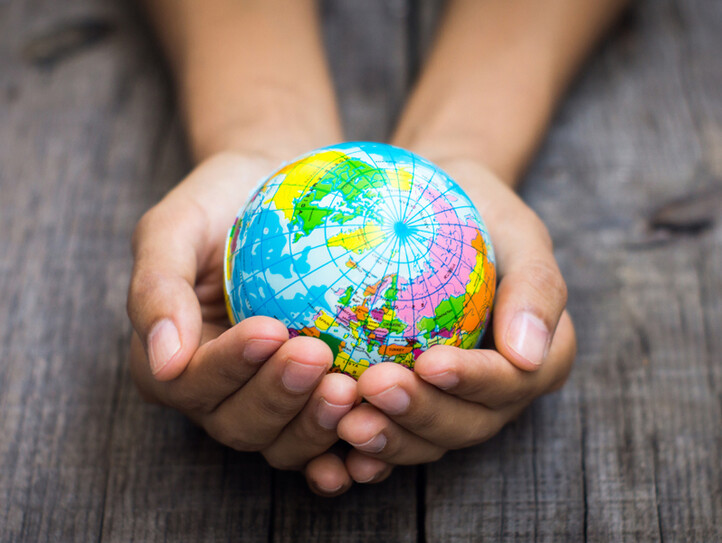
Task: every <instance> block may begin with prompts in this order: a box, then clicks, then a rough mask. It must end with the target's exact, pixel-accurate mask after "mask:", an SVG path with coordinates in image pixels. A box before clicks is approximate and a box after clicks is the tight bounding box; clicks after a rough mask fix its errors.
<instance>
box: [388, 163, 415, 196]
mask: <svg viewBox="0 0 722 543" xmlns="http://www.w3.org/2000/svg"><path fill="white" fill-rule="evenodd" d="M384 173H385V174H386V177H387V178H388V180H389V185H390V186H392V187H394V188H396V189H398V190H400V191H403V192H408V191H410V190H411V180H412V179H413V178H414V175H413V174H412V173H411V172H409V171H406V170H402V169H401V168H398V169H393V168H388V169H386V170H384Z"/></svg>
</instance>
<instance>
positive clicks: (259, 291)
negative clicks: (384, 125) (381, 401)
mask: <svg viewBox="0 0 722 543" xmlns="http://www.w3.org/2000/svg"><path fill="white" fill-rule="evenodd" d="M224 283H225V293H226V304H227V307H228V314H229V316H230V319H231V322H232V323H234V324H235V323H237V322H239V321H241V320H243V319H244V318H247V317H250V316H253V315H266V316H269V317H274V318H276V319H278V320H280V321H281V322H282V323H283V324H284V325H285V326H286V327H288V329H289V333H290V335H291V337H294V336H297V335H305V336H313V337H317V338H320V339H322V340H323V341H324V342H325V343H326V344H328V346H329V347H330V348H331V350H332V351H333V354H334V365H333V368H332V371H339V372H343V373H346V374H348V375H351V376H353V377H356V378H358V376H359V375H361V373H362V372H363V371H364V370H365V369H366V368H368V367H369V366H371V365H374V364H378V363H380V362H396V363H399V364H403V365H405V366H407V367H410V368H413V364H414V360H415V358H416V357H417V356H418V355H419V354H420V353H422V352H423V351H425V350H427V349H429V348H430V347H432V346H434V345H438V344H444V345H454V346H457V347H462V348H473V347H475V346H476V345H477V344H478V342H479V340H480V338H481V335H482V334H483V331H484V328H485V327H486V325H487V322H488V318H489V314H490V312H491V307H492V302H493V298H494V290H495V286H496V270H495V263H494V251H493V249H492V245H491V241H490V239H489V234H488V232H487V230H486V227H485V226H484V223H483V221H482V220H481V217H480V216H479V213H478V211H477V210H476V208H475V207H474V205H473V204H472V203H471V201H470V200H469V198H468V197H467V196H466V194H464V192H463V191H462V189H461V188H460V187H459V186H458V185H457V184H456V183H455V182H454V181H453V180H452V179H451V178H450V177H449V176H448V175H446V174H445V173H444V172H443V171H442V170H441V169H439V168H438V167H436V166H435V165H434V164H432V163H431V162H429V161H427V160H425V159H423V158H421V157H420V156H418V155H416V154H414V153H411V152H409V151H406V150H404V149H401V148H398V147H393V146H391V145H386V144H381V143H366V142H355V143H344V144H339V145H334V146H331V147H325V148H323V149H318V150H315V151H312V152H310V153H307V154H305V155H303V156H301V157H300V158H297V159H296V160H294V161H292V162H290V163H288V164H285V165H284V166H282V167H281V168H280V169H279V170H278V171H276V172H275V173H273V174H272V175H270V176H269V177H268V178H267V179H265V180H263V181H262V183H261V184H260V185H259V187H258V189H256V191H255V193H254V194H252V195H251V197H250V198H249V200H248V202H247V203H246V204H245V206H244V207H243V208H242V209H241V211H240V213H239V214H238V217H237V218H236V220H235V222H234V224H233V226H232V227H231V228H230V230H229V235H228V243H227V246H226V252H225V265H224Z"/></svg>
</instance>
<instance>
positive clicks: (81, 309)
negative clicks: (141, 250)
mask: <svg viewBox="0 0 722 543" xmlns="http://www.w3.org/2000/svg"><path fill="white" fill-rule="evenodd" d="M51 4H52V3H51V2H44V3H43V2H6V3H4V4H3V5H1V6H0V10H2V13H0V27H1V28H0V51H1V52H0V56H1V57H2V59H1V62H2V66H3V68H2V70H0V89H2V91H0V187H1V188H0V194H1V195H2V196H1V197H0V217H2V219H1V220H2V222H3V229H2V232H1V233H0V240H1V241H0V243H1V244H2V250H1V251H0V262H2V264H0V306H2V309H1V310H0V314H2V315H3V317H2V319H0V338H2V363H1V364H0V366H2V370H0V371H1V372H2V373H1V374H0V435H2V438H0V466H1V467H0V539H1V540H3V541H15V540H23V541H45V540H48V541H50V540H67V541H72V540H78V541H87V540H93V539H96V538H97V537H98V533H99V528H100V524H101V521H102V508H103V495H104V491H105V480H106V473H107V467H108V466H107V450H108V442H109V437H110V433H109V423H110V420H111V417H112V410H113V398H114V396H115V394H114V391H115V390H116V384H117V381H118V378H117V371H118V368H119V367H122V365H123V363H124V362H123V360H122V356H123V351H122V350H119V349H118V337H119V334H124V333H125V330H126V326H125V319H123V318H122V312H121V311H120V310H119V308H118V307H117V306H116V305H115V304H114V300H116V299H118V300H120V299H122V292H123V291H124V290H125V285H124V284H123V282H124V280H125V277H124V276H123V275H122V274H121V275H119V276H118V275H115V274H113V273H109V270H112V269H118V268H124V267H125V265H126V263H127V241H125V240H126V239H127V233H128V232H127V230H128V229H127V227H126V226H124V225H125V219H126V217H124V216H123V215H122V211H123V209H124V208H123V207H122V206H121V207H117V206H116V205H115V203H116V202H117V201H118V200H119V199H120V197H121V194H122V188H121V187H122V182H121V181H122V180H120V179H119V178H118V177H117V176H115V177H114V176H112V175H108V176H105V175H101V172H103V163H104V155H105V153H103V152H102V150H103V149H105V145H106V144H107V142H108V139H109V138H110V136H111V134H112V132H113V130H114V129H115V128H116V127H117V124H116V123H114V122H109V123H105V122H99V121H100V118H101V117H102V116H103V113H104V112H105V110H106V108H107V107H108V106H109V104H111V103H112V101H113V97H114V96H115V93H116V91H117V83H118V77H117V76H118V75H119V72H120V70H119V69H120V68H121V66H122V63H121V62H120V61H119V60H120V57H115V58H114V57H113V55H112V54H111V53H110V49H109V47H112V46H111V45H110V42H111V41H112V39H113V38H109V39H107V40H105V41H103V42H96V43H95V44H94V47H92V48H87V49H84V50H78V51H77V52H76V54H75V55H74V56H68V57H67V58H66V59H65V60H64V61H63V63H62V65H60V64H59V65H57V66H56V68H55V69H54V70H52V71H47V70H43V69H40V68H37V67H35V66H33V65H31V64H29V63H28V62H26V61H25V60H24V59H23V56H22V51H23V50H24V48H25V47H26V45H27V44H28V42H29V41H30V40H32V38H33V37H34V36H35V35H36V33H37V32H39V31H40V30H41V29H42V30H48V29H50V28H52V27H55V26H56V25H57V24H58V23H60V22H61V18H60V16H61V15H62V20H65V19H64V18H65V17H66V16H67V17H70V18H73V17H75V16H81V15H83V16H88V15H89V14H93V15H98V16H102V17H108V18H111V17H112V16H113V14H112V8H109V7H108V6H105V5H104V4H103V3H101V2H96V3H92V2H84V3H82V5H80V4H81V3H78V4H76V5H75V6H73V7H71V8H69V9H68V11H67V12H64V13H62V14H59V13H57V9H55V8H54V7H53V6H52V5H51ZM105 331H111V332H110V333H106V332H105Z"/></svg>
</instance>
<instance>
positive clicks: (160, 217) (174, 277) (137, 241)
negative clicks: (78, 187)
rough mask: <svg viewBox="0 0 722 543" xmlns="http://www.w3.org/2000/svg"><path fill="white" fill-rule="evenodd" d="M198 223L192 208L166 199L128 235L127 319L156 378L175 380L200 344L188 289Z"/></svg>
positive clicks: (196, 311) (195, 257)
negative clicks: (130, 240) (130, 260)
mask: <svg viewBox="0 0 722 543" xmlns="http://www.w3.org/2000/svg"><path fill="white" fill-rule="evenodd" d="M203 220H204V219H203V216H202V212H201V211H200V209H199V208H198V207H197V206H193V205H189V204H188V203H187V202H186V201H184V200H182V199H179V198H175V199H172V200H167V199H166V200H164V201H163V202H161V203H160V204H158V205H157V206H156V207H154V208H153V209H151V210H150V211H148V212H147V213H146V214H145V215H144V216H143V218H142V219H141V220H140V221H139V222H138V225H137V227H136V229H135V232H134V234H133V256H134V259H135V264H134V267H133V274H132V277H131V281H130V287H129V290H128V307H127V309H128V316H129V317H130V320H131V322H132V323H133V328H134V329H135V331H136V333H137V334H138V336H139V338H140V340H141V342H142V344H143V346H144V348H145V350H146V352H147V353H148V360H149V363H150V369H151V373H152V374H153V375H154V376H155V378H156V379H159V380H163V381H166V380H169V379H173V378H175V377H177V376H178V375H179V374H180V373H181V372H182V371H183V370H184V369H185V367H186V365H187V364H188V362H189V361H190V359H191V356H192V355H193V353H194V352H195V350H196V349H197V347H198V344H199V342H200V336H201V310H200V305H199V303H198V298H197V296H196V293H195V291H194V288H193V287H194V284H195V279H196V270H197V261H198V251H199V247H200V245H201V242H202V240H201V236H202V235H203V232H204V231H205V230H204V226H203Z"/></svg>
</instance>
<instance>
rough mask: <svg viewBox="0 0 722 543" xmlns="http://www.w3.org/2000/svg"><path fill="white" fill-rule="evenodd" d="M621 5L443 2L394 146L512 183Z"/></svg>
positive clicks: (613, 1) (557, 0)
mask: <svg viewBox="0 0 722 543" xmlns="http://www.w3.org/2000/svg"><path fill="white" fill-rule="evenodd" d="M626 4H627V0H599V1H595V2H579V1H578V0H514V1H510V0H452V1H451V2H450V3H449V6H448V9H447V13H446V16H445V18H444V21H443V23H442V26H441V29H440V31H439V35H438V37H437V40H436V43H435V45H434V49H433V51H432V54H431V56H430V58H429V61H428V63H427V66H426V68H425V70H424V72H423V73H422V76H421V78H420V80H419V83H418V85H417V87H416V89H415V91H414V93H413V95H412V97H411V100H410V101H409V105H408V107H407V108H406V110H405V112H404V114H403V115H402V118H401V121H400V123H399V125H398V129H397V131H396V133H395V136H394V142H395V143H396V144H398V145H401V146H406V147H411V148H413V149H414V150H416V151H418V152H420V153H421V154H432V155H433V156H434V158H437V159H438V158H442V159H453V158H457V157H464V158H472V159H478V160H480V161H482V162H483V163H485V164H486V165H487V166H488V167H489V168H490V169H491V170H492V171H494V173H496V174H497V175H499V176H500V177H501V178H502V179H504V180H505V181H507V182H509V183H511V184H515V183H516V181H517V180H518V178H519V176H520V174H521V172H522V171H523V169H524V167H525V166H526V164H527V162H528V161H529V159H530V158H531V156H532V154H533V152H534V150H535V149H536V147H537V145H538V144H539V141H540V140H541V138H542V136H543V134H544V131H545V129H546V126H547V124H548V122H549V119H550V117H551V115H552V113H553V110H554V106H555V105H556V103H557V101H558V100H559V98H560V96H561V95H562V93H563V91H564V89H565V87H566V85H567V83H568V82H569V80H570V79H571V77H572V75H573V74H574V72H575V70H576V69H577V67H578V66H579V64H580V63H581V61H582V60H583V59H584V57H585V56H586V54H587V53H588V52H589V50H590V49H591V47H592V46H593V45H594V44H595V42H596V41H597V40H598V39H599V37H600V36H601V35H602V34H603V33H604V31H605V30H606V29H607V27H608V26H609V25H610V23H611V22H612V21H613V19H614V17H615V16H616V15H617V14H618V13H619V12H620V11H621V9H622V8H623V7H624V5H626Z"/></svg>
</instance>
